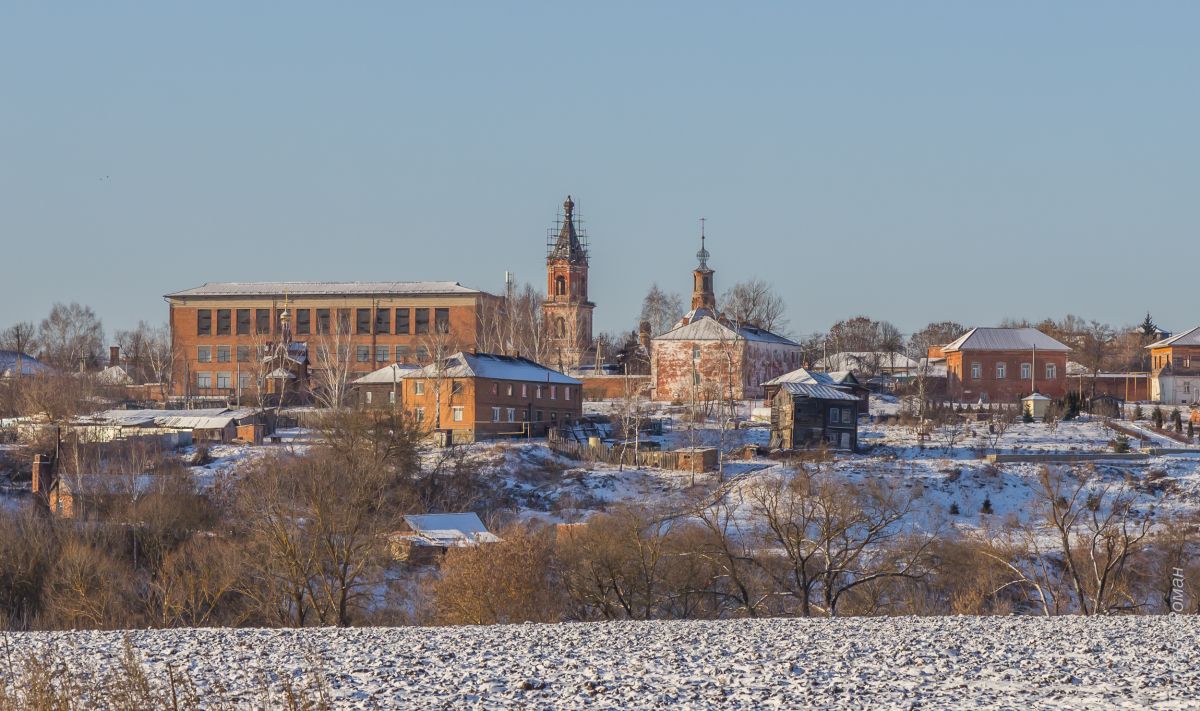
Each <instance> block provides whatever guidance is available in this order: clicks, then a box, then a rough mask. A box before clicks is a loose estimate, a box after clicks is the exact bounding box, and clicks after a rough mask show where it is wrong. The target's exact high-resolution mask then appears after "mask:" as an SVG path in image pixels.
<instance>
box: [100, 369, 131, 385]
mask: <svg viewBox="0 0 1200 711" xmlns="http://www.w3.org/2000/svg"><path fill="white" fill-rule="evenodd" d="M96 380H99V381H100V382H102V383H105V384H107V385H131V384H133V378H131V377H129V373H126V372H125V369H124V368H122V367H121V366H119V365H110V366H108V367H107V368H105V369H104V370H102V371H100V372H99V373H96Z"/></svg>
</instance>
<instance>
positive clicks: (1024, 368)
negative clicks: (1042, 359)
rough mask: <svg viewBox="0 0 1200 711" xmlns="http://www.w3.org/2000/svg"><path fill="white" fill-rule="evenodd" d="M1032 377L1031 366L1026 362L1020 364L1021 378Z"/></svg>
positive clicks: (1027, 378)
mask: <svg viewBox="0 0 1200 711" xmlns="http://www.w3.org/2000/svg"><path fill="white" fill-rule="evenodd" d="M1031 377H1033V368H1032V367H1031V366H1030V365H1029V364H1028V363H1022V364H1021V380H1029V378H1031Z"/></svg>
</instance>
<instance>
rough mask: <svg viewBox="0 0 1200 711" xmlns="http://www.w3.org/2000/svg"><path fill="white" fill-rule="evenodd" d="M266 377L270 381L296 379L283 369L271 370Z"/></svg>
mask: <svg viewBox="0 0 1200 711" xmlns="http://www.w3.org/2000/svg"><path fill="white" fill-rule="evenodd" d="M267 377H268V378H271V379H272V380H280V379H283V380H295V379H296V375H295V374H294V373H292V371H290V370H287V369H285V368H276V369H275V370H272V371H271V372H270V373H267Z"/></svg>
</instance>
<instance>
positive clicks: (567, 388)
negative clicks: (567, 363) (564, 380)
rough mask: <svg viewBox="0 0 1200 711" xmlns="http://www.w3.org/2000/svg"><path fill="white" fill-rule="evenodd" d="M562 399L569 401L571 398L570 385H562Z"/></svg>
mask: <svg viewBox="0 0 1200 711" xmlns="http://www.w3.org/2000/svg"><path fill="white" fill-rule="evenodd" d="M563 399H564V400H567V401H570V399H571V386H570V385H564V386H563Z"/></svg>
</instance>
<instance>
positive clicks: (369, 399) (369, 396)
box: [366, 390, 375, 405]
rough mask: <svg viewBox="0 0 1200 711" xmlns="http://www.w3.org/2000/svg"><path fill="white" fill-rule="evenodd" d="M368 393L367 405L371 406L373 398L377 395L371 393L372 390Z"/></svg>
mask: <svg viewBox="0 0 1200 711" xmlns="http://www.w3.org/2000/svg"><path fill="white" fill-rule="evenodd" d="M366 392H367V404H368V405H370V404H371V396H372V395H374V394H375V393H373V392H371V391H370V390H368V391H366Z"/></svg>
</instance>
